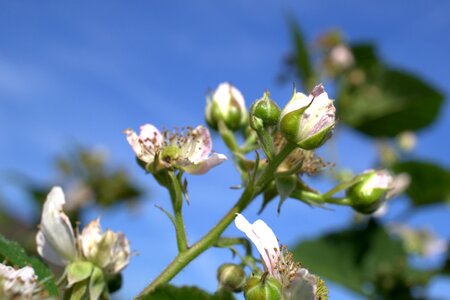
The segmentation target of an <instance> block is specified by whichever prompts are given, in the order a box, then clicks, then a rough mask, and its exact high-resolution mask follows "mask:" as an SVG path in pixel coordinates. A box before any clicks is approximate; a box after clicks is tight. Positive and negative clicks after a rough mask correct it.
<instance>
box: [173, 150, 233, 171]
mask: <svg viewBox="0 0 450 300" xmlns="http://www.w3.org/2000/svg"><path fill="white" fill-rule="evenodd" d="M225 160H227V157H226V156H225V155H223V154H219V153H213V154H212V155H211V156H210V157H208V158H207V159H205V160H202V161H200V162H197V163H192V162H186V164H185V165H184V166H183V165H181V167H182V168H183V169H184V170H185V171H186V172H188V173H189V174H193V175H201V174H204V173H206V172H208V171H209V170H210V169H211V168H213V167H215V166H217V165H219V164H221V163H223V162H224V161H225Z"/></svg>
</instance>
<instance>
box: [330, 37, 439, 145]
mask: <svg viewBox="0 0 450 300" xmlns="http://www.w3.org/2000/svg"><path fill="white" fill-rule="evenodd" d="M352 51H353V54H354V57H355V68H354V69H353V70H352V71H350V72H349V73H348V74H347V77H346V78H345V80H343V81H342V82H343V84H342V86H341V89H340V94H339V96H338V101H337V106H338V114H339V117H340V119H341V120H342V121H343V122H344V123H345V124H347V125H349V126H351V127H353V128H355V129H357V130H358V131H361V132H363V133H365V134H367V135H370V136H376V137H392V136H395V135H397V134H399V133H401V132H404V131H416V130H419V129H422V128H424V127H426V126H428V125H430V124H431V123H432V122H433V121H434V120H435V119H436V117H437V116H438V113H439V110H440V108H441V106H442V103H443V100H444V96H443V95H442V93H441V92H439V91H438V90H436V88H434V87H433V86H431V85H430V84H428V83H427V82H425V81H424V80H423V79H421V78H419V77H418V76H416V75H415V74H412V73H409V72H406V71H401V70H397V69H394V68H390V67H388V66H386V65H385V64H383V63H382V62H381V61H380V60H379V59H378V57H377V54H376V51H375V49H374V47H373V46H371V45H370V44H364V45H358V46H354V47H353V48H352Z"/></svg>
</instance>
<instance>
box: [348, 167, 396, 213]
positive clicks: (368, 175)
mask: <svg viewBox="0 0 450 300" xmlns="http://www.w3.org/2000/svg"><path fill="white" fill-rule="evenodd" d="M360 176H361V180H360V181H359V182H358V183H356V184H355V185H353V186H351V187H350V188H348V189H347V192H346V193H347V196H348V197H350V199H351V203H352V207H353V208H354V209H355V210H356V211H358V212H360V213H363V214H371V213H373V212H374V211H376V210H377V209H378V208H379V207H380V206H381V204H382V203H383V201H384V200H385V199H386V195H387V193H388V192H389V190H390V189H391V188H392V183H393V177H392V175H391V174H390V173H389V172H388V171H386V170H379V171H376V170H369V171H366V172H364V173H363V174H362V175H360Z"/></svg>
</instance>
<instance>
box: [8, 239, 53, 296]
mask: <svg viewBox="0 0 450 300" xmlns="http://www.w3.org/2000/svg"><path fill="white" fill-rule="evenodd" d="M0 260H1V261H4V260H6V261H8V262H9V263H10V264H11V265H13V266H16V267H19V268H23V267H25V266H31V267H32V268H33V269H34V271H35V273H36V275H37V277H38V280H39V282H40V283H41V284H42V286H43V288H44V289H45V290H46V291H47V292H48V294H49V295H50V296H55V297H56V296H58V288H57V286H56V283H55V279H54V277H53V274H52V272H51V271H50V269H49V268H48V267H47V266H46V265H45V264H44V263H42V262H41V261H40V260H39V259H37V258H36V257H30V256H28V254H27V253H26V252H25V250H24V249H23V248H22V246H20V245H19V244H18V243H16V242H12V241H8V240H7V239H5V238H4V237H3V236H2V235H0Z"/></svg>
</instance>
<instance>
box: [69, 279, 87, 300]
mask: <svg viewBox="0 0 450 300" xmlns="http://www.w3.org/2000/svg"><path fill="white" fill-rule="evenodd" d="M87 291H88V280H83V281H80V282H77V283H76V284H74V286H73V287H72V288H71V289H70V290H69V298H67V299H69V300H86V299H88V293H87Z"/></svg>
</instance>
